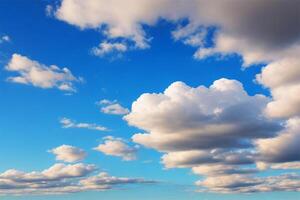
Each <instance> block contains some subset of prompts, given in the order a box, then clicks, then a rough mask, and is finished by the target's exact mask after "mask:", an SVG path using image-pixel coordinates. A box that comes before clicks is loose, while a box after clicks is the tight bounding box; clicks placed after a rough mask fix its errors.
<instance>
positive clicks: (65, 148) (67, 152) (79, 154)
mask: <svg viewBox="0 0 300 200" xmlns="http://www.w3.org/2000/svg"><path fill="white" fill-rule="evenodd" d="M49 152H50V153H53V154H54V155H55V156H56V160H61V161H65V162H78V161H82V160H83V159H84V158H85V157H86V152H85V151H84V150H82V149H80V148H77V147H73V146H70V145H61V146H59V147H56V148H54V149H51V150H49Z"/></svg>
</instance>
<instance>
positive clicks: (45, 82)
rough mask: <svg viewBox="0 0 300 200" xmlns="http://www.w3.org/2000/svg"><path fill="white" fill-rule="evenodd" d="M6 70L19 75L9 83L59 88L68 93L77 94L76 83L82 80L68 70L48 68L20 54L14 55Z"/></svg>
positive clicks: (12, 77) (13, 77)
mask: <svg viewBox="0 0 300 200" xmlns="http://www.w3.org/2000/svg"><path fill="white" fill-rule="evenodd" d="M5 69H6V70H7V71H11V72H16V73H17V74H18V75H16V76H11V77H9V78H8V80H9V81H11V82H14V83H20V84H27V85H33V86H35V87H40V88H57V89H59V90H63V91H66V92H76V89H75V87H74V82H81V78H76V77H75V76H73V74H72V73H71V71H70V70H69V69H68V68H65V67H64V68H59V67H58V66H56V65H50V66H46V65H44V64H41V63H39V62H37V61H34V60H31V59H29V58H27V57H25V56H22V55H19V54H13V56H12V58H11V60H10V62H9V63H8V64H7V66H6V67H5Z"/></svg>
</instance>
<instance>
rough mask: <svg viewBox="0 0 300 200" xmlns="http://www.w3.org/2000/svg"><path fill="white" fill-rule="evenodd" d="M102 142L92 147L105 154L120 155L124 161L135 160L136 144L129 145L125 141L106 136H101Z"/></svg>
mask: <svg viewBox="0 0 300 200" xmlns="http://www.w3.org/2000/svg"><path fill="white" fill-rule="evenodd" d="M103 139H104V142H103V143H102V144H99V145H98V146H97V147H95V148H94V150H96V151H100V152H102V153H104V154H105V155H110V156H117V157H121V158H122V159H123V160H125V161H130V160H136V158H137V155H136V154H137V151H138V148H137V147H136V146H134V147H130V146H129V145H128V144H127V143H126V141H124V140H122V139H120V138H115V137H112V136H108V137H105V138H103Z"/></svg>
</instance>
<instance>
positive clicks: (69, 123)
mask: <svg viewBox="0 0 300 200" xmlns="http://www.w3.org/2000/svg"><path fill="white" fill-rule="evenodd" d="M60 123H61V125H62V127H63V128H81V129H90V130H96V131H108V130H109V129H108V128H106V127H104V126H101V125H98V124H95V123H92V124H90V123H82V122H78V123H77V122H76V121H73V120H71V119H69V118H66V117H64V118H62V119H61V120H60Z"/></svg>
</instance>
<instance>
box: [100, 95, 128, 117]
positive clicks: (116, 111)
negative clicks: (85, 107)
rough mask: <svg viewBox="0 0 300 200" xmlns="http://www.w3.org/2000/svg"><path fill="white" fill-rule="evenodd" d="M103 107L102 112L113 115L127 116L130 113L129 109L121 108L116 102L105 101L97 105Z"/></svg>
mask: <svg viewBox="0 0 300 200" xmlns="http://www.w3.org/2000/svg"><path fill="white" fill-rule="evenodd" d="M96 104H97V105H100V106H101V112H103V113H105V114H112V115H126V114H128V113H129V109H127V108H124V107H123V106H121V105H120V104H119V103H118V102H117V101H116V100H114V101H110V100H107V99H103V100H101V101H99V102H97V103H96Z"/></svg>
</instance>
